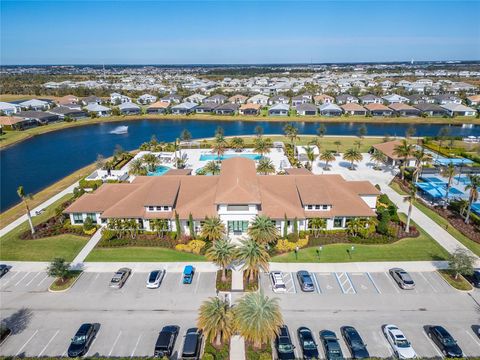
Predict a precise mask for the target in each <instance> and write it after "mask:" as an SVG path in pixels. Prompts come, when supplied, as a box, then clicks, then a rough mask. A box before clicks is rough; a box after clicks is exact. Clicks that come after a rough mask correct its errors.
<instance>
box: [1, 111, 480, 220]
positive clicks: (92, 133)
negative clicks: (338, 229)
mask: <svg viewBox="0 0 480 360" xmlns="http://www.w3.org/2000/svg"><path fill="white" fill-rule="evenodd" d="M324 124H325V126H326V129H327V132H326V135H357V134H358V128H359V127H360V126H361V124H359V123H324ZM122 125H128V133H127V134H122V135H113V134H110V131H112V130H113V129H115V128H117V127H118V126H122ZM257 125H261V126H262V127H263V129H264V133H265V134H283V126H284V125H285V123H284V122H263V121H252V122H250V121H204V120H203V121H202V120H193V119H192V120H147V119H145V120H138V121H126V122H116V123H103V124H93V125H86V126H80V127H76V128H70V129H64V130H59V131H54V132H50V133H47V134H43V135H38V136H35V137H33V138H31V139H29V140H26V141H23V142H21V143H19V144H16V145H13V146H11V147H9V148H7V149H4V150H0V169H1V176H0V181H1V183H0V193H1V197H0V200H1V201H0V210H1V211H4V210H6V209H7V208H9V207H11V206H12V205H15V204H16V203H18V202H19V199H18V196H17V193H16V189H17V187H18V186H19V185H23V186H24V188H25V191H26V192H28V193H32V194H34V193H36V192H38V191H40V190H42V189H43V188H45V187H47V186H48V185H51V184H53V183H54V182H56V181H58V180H60V179H61V178H63V177H65V176H67V175H68V174H70V173H72V172H74V171H75V170H78V169H80V168H82V167H84V166H86V165H88V164H91V163H92V162H94V161H95V160H96V158H97V155H98V154H102V155H104V156H105V157H108V156H111V155H112V152H113V150H114V148H115V145H117V144H119V145H121V146H122V148H123V149H125V150H134V149H137V148H138V147H139V146H140V144H141V143H143V142H145V141H148V140H149V139H150V138H151V136H152V135H153V134H155V136H156V137H157V139H158V140H159V141H173V140H174V139H175V138H177V137H178V136H179V135H180V132H181V131H182V130H183V129H188V130H189V131H190V132H191V133H192V137H193V138H203V137H212V136H213V134H214V132H215V129H216V128H217V126H222V127H223V128H224V130H225V135H226V136H230V135H248V134H253V133H254V130H255V127H256V126H257ZM297 126H298V128H299V133H300V134H316V129H317V127H318V123H313V122H305V123H302V122H298V123H297ZM365 126H366V127H367V135H377V136H384V135H386V134H388V135H390V136H404V135H405V131H406V130H407V128H408V127H409V125H408V124H380V123H379V124H376V123H370V124H365ZM414 127H415V129H416V135H417V136H435V135H437V134H438V132H439V130H440V129H441V128H442V127H444V125H438V124H415V125H414ZM449 129H450V135H455V136H468V135H475V136H480V126H479V125H475V126H473V127H462V126H450V127H449Z"/></svg>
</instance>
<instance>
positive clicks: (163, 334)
mask: <svg viewBox="0 0 480 360" xmlns="http://www.w3.org/2000/svg"><path fill="white" fill-rule="evenodd" d="M179 330H180V328H179V327H178V326H175V325H170V326H165V327H164V328H163V329H162V331H160V333H159V334H158V338H157V342H156V343H155V352H154V356H156V357H164V356H167V357H170V356H171V355H172V351H173V348H174V346H175V341H176V340H177V336H178V331H179Z"/></svg>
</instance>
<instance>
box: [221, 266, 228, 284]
mask: <svg viewBox="0 0 480 360" xmlns="http://www.w3.org/2000/svg"><path fill="white" fill-rule="evenodd" d="M225 281H227V270H226V269H225V267H222V282H225Z"/></svg>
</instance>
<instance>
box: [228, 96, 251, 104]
mask: <svg viewBox="0 0 480 360" xmlns="http://www.w3.org/2000/svg"><path fill="white" fill-rule="evenodd" d="M247 99H248V96H244V95H233V96H231V97H229V98H228V101H230V102H245V101H247Z"/></svg>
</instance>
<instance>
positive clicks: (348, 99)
mask: <svg viewBox="0 0 480 360" xmlns="http://www.w3.org/2000/svg"><path fill="white" fill-rule="evenodd" d="M335 102H336V103H337V104H338V105H342V104H350V103H356V104H358V98H356V97H355V96H353V95H349V94H341V95H338V96H337V97H336V98H335Z"/></svg>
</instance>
